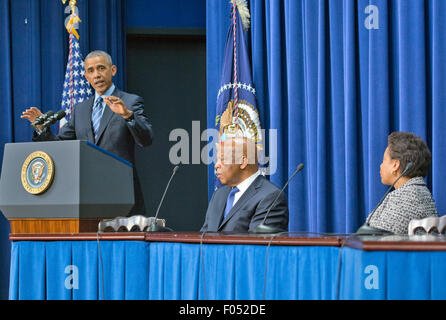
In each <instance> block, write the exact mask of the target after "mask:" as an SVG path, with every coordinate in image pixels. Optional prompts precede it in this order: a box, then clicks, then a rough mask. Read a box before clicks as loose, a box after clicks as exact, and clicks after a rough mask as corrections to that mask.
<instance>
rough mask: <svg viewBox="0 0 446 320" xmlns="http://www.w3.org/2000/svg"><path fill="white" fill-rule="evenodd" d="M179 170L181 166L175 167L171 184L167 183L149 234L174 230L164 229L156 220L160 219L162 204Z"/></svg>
mask: <svg viewBox="0 0 446 320" xmlns="http://www.w3.org/2000/svg"><path fill="white" fill-rule="evenodd" d="M178 169H179V166H175V168H173V172H172V175H171V176H170V179H169V182H167V186H166V189H164V193H163V196H162V197H161V201H160V203H159V205H158V209H157V210H156V214H155V219H153V222H152V224H151V225H150V227H149V228H148V229H147V232H169V231H173V230H172V229H170V228H167V227H162V226H160V225H158V224H157V223H156V219H157V218H158V213H159V211H160V208H161V204H162V203H163V201H164V197H165V195H166V192H167V189H169V185H170V182H171V181H172V178H173V176H174V175H175V173H176V172H177V171H178Z"/></svg>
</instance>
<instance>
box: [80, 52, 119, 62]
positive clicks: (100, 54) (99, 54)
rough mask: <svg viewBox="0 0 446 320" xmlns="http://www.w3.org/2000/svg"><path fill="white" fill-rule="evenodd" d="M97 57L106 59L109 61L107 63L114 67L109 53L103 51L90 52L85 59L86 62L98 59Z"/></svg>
mask: <svg viewBox="0 0 446 320" xmlns="http://www.w3.org/2000/svg"><path fill="white" fill-rule="evenodd" d="M96 57H105V61H107V63H110V65H111V66H112V65H113V62H112V58H111V56H110V55H109V54H108V53H107V52H105V51H102V50H95V51H92V52H90V53H89V54H88V55H87V56H86V57H85V60H87V59H90V58H96Z"/></svg>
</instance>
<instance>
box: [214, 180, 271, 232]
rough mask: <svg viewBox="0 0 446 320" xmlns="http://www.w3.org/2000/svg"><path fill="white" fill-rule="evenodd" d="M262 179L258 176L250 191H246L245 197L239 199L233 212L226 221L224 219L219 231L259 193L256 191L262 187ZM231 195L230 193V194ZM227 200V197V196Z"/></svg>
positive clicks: (249, 188)
mask: <svg viewBox="0 0 446 320" xmlns="http://www.w3.org/2000/svg"><path fill="white" fill-rule="evenodd" d="M262 177H263V176H258V177H257V178H256V179H255V180H254V181H253V182H252V183H251V185H250V186H249V187H248V189H246V191H245V192H244V193H243V195H242V196H241V197H240V199H238V201H237V202H236V203H235V205H234V206H233V207H232V209H231V211H229V212H228V215H227V216H226V219H224V220H223V221H222V222H221V224H220V226H219V227H218V229H221V228H222V227H223V226H224V225H225V224H226V222H228V220H229V219H231V218H232V217H233V216H234V214H236V213H237V211H239V210H240V209H241V208H242V207H243V205H244V204H245V203H246V201H248V200H249V199H251V198H252V197H253V196H254V194H255V193H256V192H257V191H256V190H257V189H258V188H260V186H261V185H262ZM228 194H229V192H228ZM226 199H227V196H226ZM224 207H225V206H224V205H223V213H222V216H223V214H224Z"/></svg>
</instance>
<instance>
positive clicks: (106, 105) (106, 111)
mask: <svg viewBox="0 0 446 320" xmlns="http://www.w3.org/2000/svg"><path fill="white" fill-rule="evenodd" d="M116 72H117V67H116V66H115V65H113V63H112V60H111V57H110V55H109V54H107V53H106V52H104V51H93V52H91V53H89V54H88V55H87V57H86V58H85V74H84V75H85V78H86V79H87V80H88V82H89V83H90V85H91V86H92V87H93V89H94V90H95V95H94V96H92V97H90V98H89V99H87V100H85V101H83V102H81V103H79V104H78V105H76V107H75V108H74V111H73V114H72V116H71V119H70V120H69V121H68V122H67V123H66V124H65V125H64V126H63V127H62V128H61V129H60V131H59V134H57V135H55V134H54V133H52V132H51V130H49V129H44V130H43V131H41V130H40V129H41V128H39V127H37V128H38V130H37V132H36V131H35V132H34V135H33V141H53V140H87V141H89V142H91V143H93V144H95V145H97V146H99V147H101V148H102V149H104V150H107V151H109V152H111V153H113V154H115V155H117V156H119V157H121V158H123V159H125V160H127V161H129V162H131V163H133V164H134V163H135V151H134V147H135V143H136V144H138V145H139V146H149V145H151V144H152V138H153V133H152V126H151V124H150V123H149V121H148V119H147V116H146V115H145V114H144V100H143V98H141V97H139V96H137V95H134V94H129V93H126V92H124V91H121V90H119V89H118V88H116V87H115V85H114V84H113V80H112V79H113V76H115V74H116ZM41 115H42V112H41V111H40V110H39V109H37V108H34V107H33V108H29V109H27V110H25V111H24V112H23V114H22V116H21V117H22V118H24V119H27V120H29V121H30V122H31V123H32V122H34V121H35V120H36V119H37V118H38V117H39V116H41ZM133 173H134V192H135V205H134V207H133V208H132V210H131V211H130V213H129V215H135V214H144V213H145V209H144V199H143V195H142V191H141V187H140V184H139V180H138V176H137V174H136V170H135V166H133Z"/></svg>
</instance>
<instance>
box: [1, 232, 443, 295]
mask: <svg viewBox="0 0 446 320" xmlns="http://www.w3.org/2000/svg"><path fill="white" fill-rule="evenodd" d="M100 253H101V254H100V255H99V250H98V244H97V242H96V241H55V242H35V241H29V242H28V241H23V242H22V241H19V242H13V244H12V252H11V274H10V290H9V297H10V299H102V298H103V297H105V299H188V300H194V299H222V300H226V299H230V300H232V299H247V300H251V299H263V297H265V298H266V299H293V300H294V299H336V298H340V299H446V276H445V272H444V270H445V269H446V268H445V267H446V252H416V251H413V252H412V251H411V252H407V251H406V252H396V251H374V252H372V251H370V252H367V251H362V250H357V249H352V248H348V247H344V248H338V247H321V246H314V247H312V246H271V247H270V248H269V249H268V248H267V246H260V245H228V244H224V245H217V244H204V245H203V247H202V250H201V248H200V245H199V244H184V243H163V242H160V243H156V242H143V241H101V242H100ZM267 254H268V259H267V265H265V262H266V259H265V258H266V255H267ZM339 254H341V258H342V260H341V263H339V262H340V260H339ZM101 258H102V259H101ZM101 260H102V263H101ZM339 266H340V269H339ZM265 269H266V276H265ZM338 271H340V272H338ZM265 279H266V281H265ZM338 290H339V291H338Z"/></svg>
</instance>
